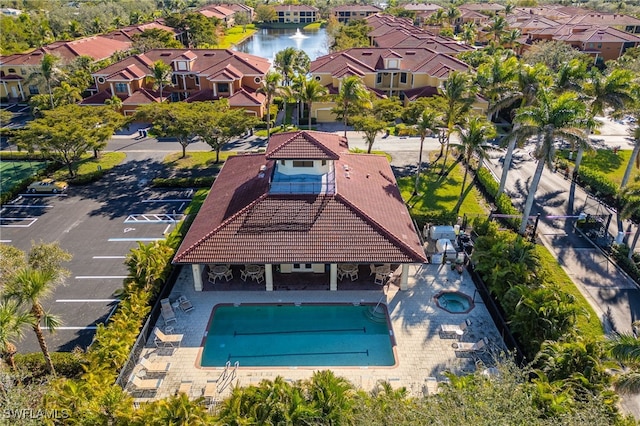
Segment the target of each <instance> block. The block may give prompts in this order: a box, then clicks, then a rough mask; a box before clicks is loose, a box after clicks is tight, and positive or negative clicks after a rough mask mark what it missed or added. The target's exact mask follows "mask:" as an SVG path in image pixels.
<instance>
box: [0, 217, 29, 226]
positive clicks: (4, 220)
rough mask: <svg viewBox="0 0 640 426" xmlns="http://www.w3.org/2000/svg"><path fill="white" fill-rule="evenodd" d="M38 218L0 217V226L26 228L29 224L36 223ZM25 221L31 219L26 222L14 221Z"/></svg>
mask: <svg viewBox="0 0 640 426" xmlns="http://www.w3.org/2000/svg"><path fill="white" fill-rule="evenodd" d="M37 220H38V219H37V218H32V217H28V218H24V217H1V218H0V227H2V228H28V227H30V226H31V225H33V224H34V223H36V221H37ZM26 221H31V222H30V223H28V224H24V225H21V224H16V223H15V222H18V223H19V222H26Z"/></svg>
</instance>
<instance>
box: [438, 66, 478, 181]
mask: <svg viewBox="0 0 640 426" xmlns="http://www.w3.org/2000/svg"><path fill="white" fill-rule="evenodd" d="M440 92H441V93H440V95H439V98H440V99H441V103H440V104H439V107H440V108H441V113H442V124H443V126H444V128H445V129H446V132H447V135H446V139H445V153H444V161H443V162H442V172H441V174H442V175H444V172H445V170H446V166H447V156H448V155H449V143H450V142H451V134H452V133H453V131H454V130H455V127H456V125H457V124H461V123H463V122H464V120H465V119H466V116H467V114H468V113H469V111H470V110H471V106H472V105H473V102H474V101H475V90H474V86H473V84H472V83H471V78H470V75H469V74H467V73H463V72H457V71H454V72H452V73H450V74H449V76H448V77H447V79H446V80H445V81H444V83H443V84H442V87H441V89H440Z"/></svg>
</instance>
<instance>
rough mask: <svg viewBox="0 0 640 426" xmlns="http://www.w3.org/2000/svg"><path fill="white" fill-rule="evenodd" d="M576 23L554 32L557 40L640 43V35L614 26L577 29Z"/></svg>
mask: <svg viewBox="0 0 640 426" xmlns="http://www.w3.org/2000/svg"><path fill="white" fill-rule="evenodd" d="M576 27H577V26H575V25H564V26H562V27H561V28H559V29H558V31H557V32H556V33H555V34H554V39H555V40H563V41H568V42H572V41H579V42H581V43H627V42H629V43H640V37H638V36H637V35H635V34H631V33H628V32H626V31H621V30H618V29H616V28H612V27H597V26H590V27H588V28H585V29H583V30H581V31H575V28H576Z"/></svg>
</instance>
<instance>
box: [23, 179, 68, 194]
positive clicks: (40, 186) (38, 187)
mask: <svg viewBox="0 0 640 426" xmlns="http://www.w3.org/2000/svg"><path fill="white" fill-rule="evenodd" d="M68 187H69V184H68V183H67V182H62V181H59V180H53V179H42V180H40V181H36V182H33V183H32V184H31V185H29V186H28V187H27V192H29V193H31V194H35V193H36V192H51V193H53V194H57V193H59V192H64V191H66V190H67V188H68Z"/></svg>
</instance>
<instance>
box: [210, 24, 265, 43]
mask: <svg viewBox="0 0 640 426" xmlns="http://www.w3.org/2000/svg"><path fill="white" fill-rule="evenodd" d="M256 31H257V30H256V26H255V25H253V24H248V25H246V31H245V29H244V28H243V26H242V25H236V26H235V27H232V28H229V29H228V30H227V32H226V34H225V35H224V37H223V38H222V40H221V41H220V43H218V48H219V49H228V48H230V47H233V46H235V45H236V44H238V43H241V42H242V41H244V40H245V39H247V38H249V37H251V36H252V35H253V34H254V33H255V32H256Z"/></svg>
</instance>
